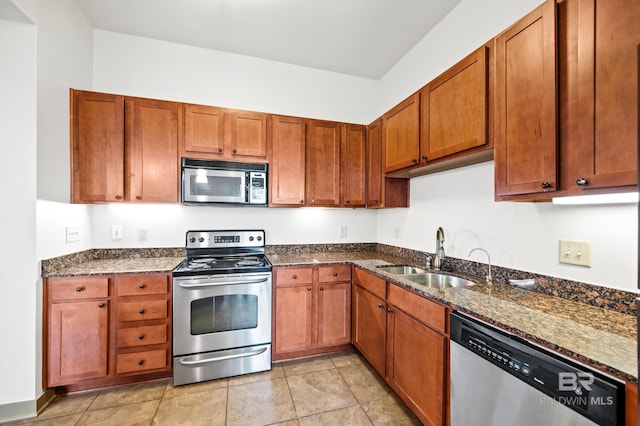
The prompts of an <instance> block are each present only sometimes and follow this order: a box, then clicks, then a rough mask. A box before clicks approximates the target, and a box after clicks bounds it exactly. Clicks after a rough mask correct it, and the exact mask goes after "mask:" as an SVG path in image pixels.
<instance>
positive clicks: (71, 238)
mask: <svg viewBox="0 0 640 426" xmlns="http://www.w3.org/2000/svg"><path fill="white" fill-rule="evenodd" d="M65 230H66V233H67V237H66V241H67V243H75V242H76V241H80V227H79V226H67V227H66V228H65Z"/></svg>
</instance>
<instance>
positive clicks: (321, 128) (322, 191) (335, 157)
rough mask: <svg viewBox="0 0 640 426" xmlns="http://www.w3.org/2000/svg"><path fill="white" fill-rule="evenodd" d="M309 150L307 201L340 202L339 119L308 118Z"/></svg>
mask: <svg viewBox="0 0 640 426" xmlns="http://www.w3.org/2000/svg"><path fill="white" fill-rule="evenodd" d="M306 151H307V153H306V177H307V180H306V204H307V205H309V206H326V207H337V206H339V205H340V123H336V122H331V121H318V120H309V121H308V126H307V141H306Z"/></svg>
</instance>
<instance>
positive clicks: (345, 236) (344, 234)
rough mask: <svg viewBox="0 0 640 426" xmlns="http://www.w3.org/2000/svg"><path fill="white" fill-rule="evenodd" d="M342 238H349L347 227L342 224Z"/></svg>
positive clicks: (340, 231)
mask: <svg viewBox="0 0 640 426" xmlns="http://www.w3.org/2000/svg"><path fill="white" fill-rule="evenodd" d="M339 235H340V238H347V227H346V226H344V225H342V226H341V227H340V230H339Z"/></svg>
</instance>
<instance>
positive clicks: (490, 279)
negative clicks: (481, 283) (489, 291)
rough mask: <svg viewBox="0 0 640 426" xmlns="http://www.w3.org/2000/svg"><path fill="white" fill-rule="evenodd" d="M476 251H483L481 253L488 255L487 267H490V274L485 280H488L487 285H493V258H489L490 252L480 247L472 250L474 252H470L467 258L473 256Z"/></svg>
mask: <svg viewBox="0 0 640 426" xmlns="http://www.w3.org/2000/svg"><path fill="white" fill-rule="evenodd" d="M476 250H478V251H481V252H483V253H484V254H486V255H487V265H488V267H489V273H488V274H487V275H486V277H485V279H486V281H487V284H489V285H491V284H493V278H491V256H489V252H488V251H486V250H485V249H483V248H480V247H476V248H474V249H472V250H471V251H470V252H469V254H468V255H467V257H469V256H471V254H472V253H473V252H474V251H476Z"/></svg>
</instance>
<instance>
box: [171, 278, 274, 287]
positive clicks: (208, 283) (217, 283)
mask: <svg viewBox="0 0 640 426" xmlns="http://www.w3.org/2000/svg"><path fill="white" fill-rule="evenodd" d="M268 279H269V278H268V277H264V278H259V279H255V280H251V279H249V280H220V281H213V282H212V281H210V280H203V281H193V282H190V283H185V282H179V283H178V285H179V286H180V287H182V288H202V287H216V286H220V285H242V284H259V283H263V282H265V281H267V280H268Z"/></svg>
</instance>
